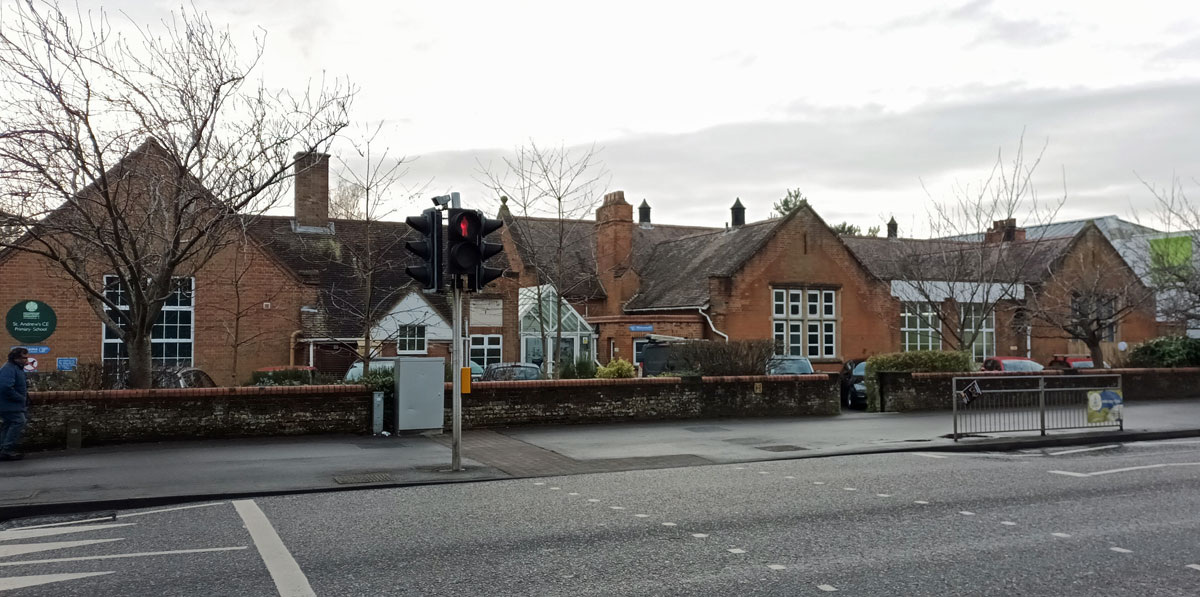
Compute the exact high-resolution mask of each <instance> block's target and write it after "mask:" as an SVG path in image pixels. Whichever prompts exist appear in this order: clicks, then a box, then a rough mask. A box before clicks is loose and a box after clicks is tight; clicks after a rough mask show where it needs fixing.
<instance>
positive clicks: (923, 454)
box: [909, 452, 946, 458]
mask: <svg viewBox="0 0 1200 597" xmlns="http://www.w3.org/2000/svg"><path fill="white" fill-rule="evenodd" d="M909 454H912V455H913V456H924V457H926V458H946V456H942V455H941V454H929V453H927V452H909Z"/></svg>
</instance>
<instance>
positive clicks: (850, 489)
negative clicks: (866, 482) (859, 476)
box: [842, 487, 858, 491]
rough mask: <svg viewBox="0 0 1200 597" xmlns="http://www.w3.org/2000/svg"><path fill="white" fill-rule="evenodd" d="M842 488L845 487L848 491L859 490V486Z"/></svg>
mask: <svg viewBox="0 0 1200 597" xmlns="http://www.w3.org/2000/svg"><path fill="white" fill-rule="evenodd" d="M842 489H845V490H846V491H858V488H857V487H843V488H842Z"/></svg>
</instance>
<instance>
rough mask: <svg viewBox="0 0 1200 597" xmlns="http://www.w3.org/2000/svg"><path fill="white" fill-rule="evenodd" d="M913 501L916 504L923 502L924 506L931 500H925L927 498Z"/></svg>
mask: <svg viewBox="0 0 1200 597" xmlns="http://www.w3.org/2000/svg"><path fill="white" fill-rule="evenodd" d="M913 503H914V504H921V505H922V506H924V505H926V504H928V503H929V502H927V501H925V500H917V501H915V502H913Z"/></svg>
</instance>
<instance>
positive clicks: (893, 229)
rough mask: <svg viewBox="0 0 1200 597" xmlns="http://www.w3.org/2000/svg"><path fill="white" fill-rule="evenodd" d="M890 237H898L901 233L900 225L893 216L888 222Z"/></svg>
mask: <svg viewBox="0 0 1200 597" xmlns="http://www.w3.org/2000/svg"><path fill="white" fill-rule="evenodd" d="M887 229H888V236H887V237H888V238H896V237H897V236H899V235H900V225H899V224H897V223H896V218H895V217H892V218H891V219H889V220H888V223H887Z"/></svg>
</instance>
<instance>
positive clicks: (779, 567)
mask: <svg viewBox="0 0 1200 597" xmlns="http://www.w3.org/2000/svg"><path fill="white" fill-rule="evenodd" d="M767 568H770V569H771V570H787V566H784V565H783V564H767Z"/></svg>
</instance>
